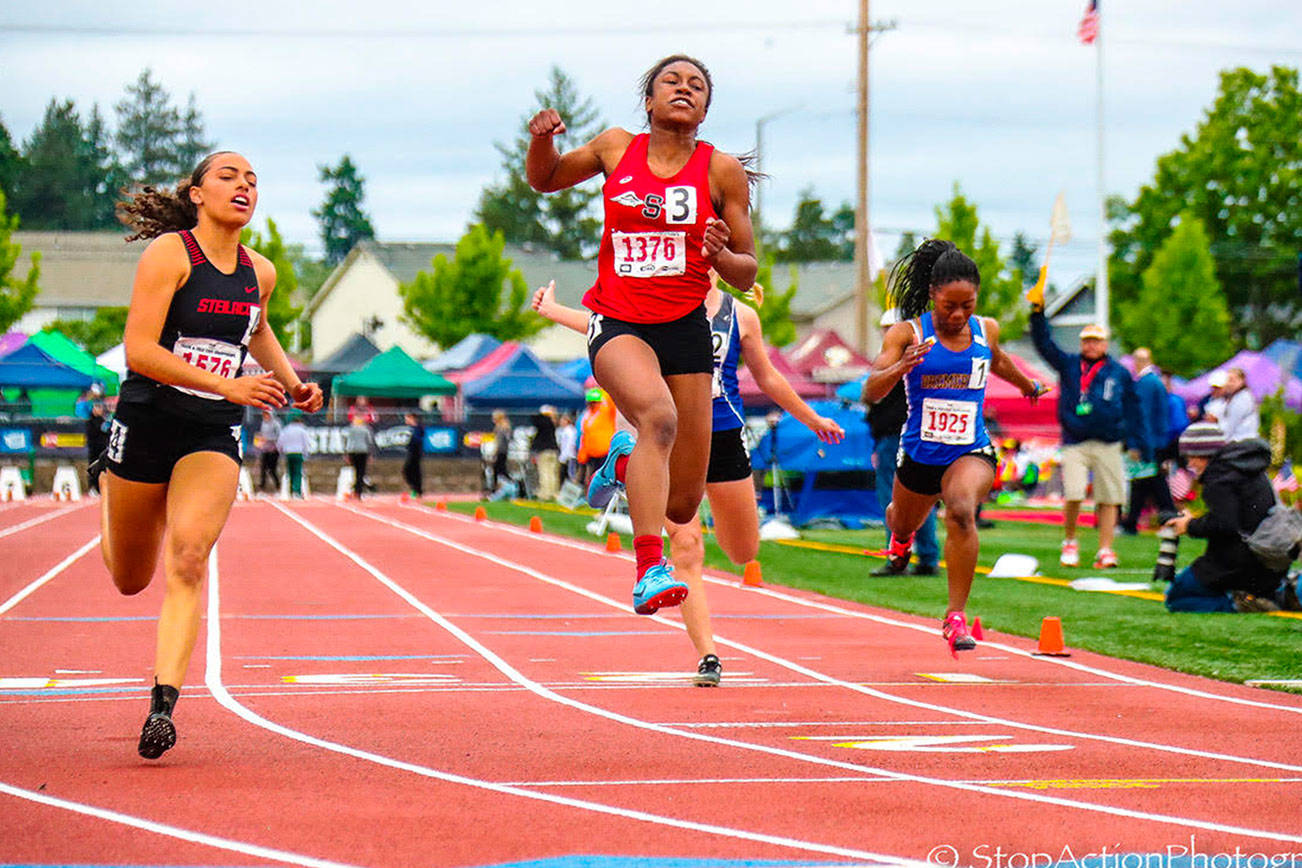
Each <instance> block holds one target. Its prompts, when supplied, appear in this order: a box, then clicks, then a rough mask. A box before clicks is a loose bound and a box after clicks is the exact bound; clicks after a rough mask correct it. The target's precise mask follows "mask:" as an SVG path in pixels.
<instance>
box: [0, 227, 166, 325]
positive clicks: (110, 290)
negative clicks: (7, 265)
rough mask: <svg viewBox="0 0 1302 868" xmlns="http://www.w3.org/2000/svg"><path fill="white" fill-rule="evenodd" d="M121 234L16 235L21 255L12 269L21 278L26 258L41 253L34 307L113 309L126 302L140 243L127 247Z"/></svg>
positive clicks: (28, 261)
mask: <svg viewBox="0 0 1302 868" xmlns="http://www.w3.org/2000/svg"><path fill="white" fill-rule="evenodd" d="M123 239H124V236H123V234H122V233H121V232H22V231H19V232H15V233H14V234H13V236H12V238H11V239H10V240H11V241H13V242H15V243H17V244H20V245H22V248H23V251H22V255H21V256H20V258H19V260H18V262H17V263H16V264H15V266H14V276H15V277H16V278H18V279H20V280H21V279H22V278H24V277H26V276H27V273H28V271H29V270H30V267H31V258H30V256H29V254H31V253H32V252H33V251H38V250H39V251H40V253H41V278H40V281H39V285H40V288H41V291H40V294H39V295H37V296H36V302H35V306H36V307H117V306H123V305H126V304H127V303H128V302H130V300H131V283H132V281H133V280H134V279H135V274H136V262H137V260H139V259H140V252H141V251H142V250H144V245H143V244H127V243H126V242H125V241H124V240H123Z"/></svg>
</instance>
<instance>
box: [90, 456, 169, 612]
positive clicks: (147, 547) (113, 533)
mask: <svg viewBox="0 0 1302 868" xmlns="http://www.w3.org/2000/svg"><path fill="white" fill-rule="evenodd" d="M100 488H101V489H102V491H103V497H104V501H103V503H102V504H101V507H100V531H101V533H102V535H103V541H102V543H101V549H102V551H103V554H104V563H105V566H107V567H108V568H109V572H110V573H112V574H113V580H114V582H115V583H116V584H117V585H118V587H119V589H121V590H122V591H124V592H126V593H135V592H137V591H140V590H142V589H143V588H144V587H145V586H146V585H148V584H149V580H150V579H151V578H152V577H153V574H154V566H155V564H156V563H157V562H158V551H159V546H160V545H161V544H162V542H163V527H164V525H165V522H166V518H167V484H166V483H156V482H133V481H131V480H129V479H123V478H122V477H120V476H117V475H115V474H114V473H113V471H111V470H106V471H105V472H104V475H103V477H102V478H101V480H100Z"/></svg>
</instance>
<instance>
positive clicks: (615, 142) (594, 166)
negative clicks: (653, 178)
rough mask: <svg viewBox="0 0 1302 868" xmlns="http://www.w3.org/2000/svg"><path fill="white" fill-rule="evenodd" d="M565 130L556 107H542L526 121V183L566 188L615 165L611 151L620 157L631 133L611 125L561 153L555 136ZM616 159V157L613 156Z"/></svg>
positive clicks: (544, 188) (543, 190)
mask: <svg viewBox="0 0 1302 868" xmlns="http://www.w3.org/2000/svg"><path fill="white" fill-rule="evenodd" d="M564 132H565V121H563V120H561V116H560V114H558V113H557V112H556V110H555V109H543V110H542V111H540V112H538V114H536V115H534V116H533V118H532V119H531V120H530V121H529V135H530V139H529V152H528V153H527V154H526V155H525V160H524V171H525V177H526V178H527V179H528V180H529V186H531V187H533V188H534V189H535V190H537V191H538V192H540V193H551V192H554V191H556V190H565V189H567V188H569V187H573V186H574V185H576V184H581V183H583V182H584V181H586V180H588V179H589V178H591V177H592V176H594V175H596V174H598V173H600V172H605V171H609V170H610V169H611V168H613V167H614V163H613V162H609V160H610V159H611V157H612V154H613V153H614V151H616V150H618V153H619V154H620V155H621V156H622V155H623V153H624V149H625V148H627V147H628V143H629V142H631V141H632V140H633V136H632V135H631V134H630V133H629V132H628V131H627V130H621V129H619V128H618V127H612V128H611V129H608V130H605V131H604V132H601V133H599V134H597V136H596V137H594V138H593V139H592V140H591V141H589V142H586V143H584V144H582V145H579V146H578V147H577V148H575V149H574V150H572V151H566V152H565V153H564V154H562V153H560V152H559V151H557V150H556V141H555V137H556V136H558V135H560V134H561V133H564ZM615 162H618V159H617V158H616V159H615Z"/></svg>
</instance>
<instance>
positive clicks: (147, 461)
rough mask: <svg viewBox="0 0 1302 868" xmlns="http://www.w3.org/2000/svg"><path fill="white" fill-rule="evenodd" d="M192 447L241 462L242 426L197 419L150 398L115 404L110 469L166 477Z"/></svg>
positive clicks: (139, 477)
mask: <svg viewBox="0 0 1302 868" xmlns="http://www.w3.org/2000/svg"><path fill="white" fill-rule="evenodd" d="M194 452H220V453H221V454H222V455H227V456H229V457H230V459H231V460H232V461H234V462H235V463H236V464H239V463H240V459H241V458H242V457H243V455H244V450H243V444H242V443H241V441H240V426H239V425H221V424H213V423H211V422H199V421H196V420H194V419H187V418H185V417H183V416H176V415H173V414H171V413H167V412H165V411H163V410H160V409H158V408H157V407H154V406H153V405H152V404H135V403H130V404H124V403H119V404H118V408H117V412H116V413H115V414H114V415H113V422H112V423H111V424H110V425H109V442H108V449H107V450H106V463H107V465H108V469H109V470H112V471H113V474H114V475H115V476H120V477H122V478H123V479H129V480H131V481H132V482H149V483H159V482H168V481H169V480H171V478H172V468H173V467H175V466H176V462H178V461H180V460H181V459H182V458H184V457H185V456H187V455H190V454H192V453H194Z"/></svg>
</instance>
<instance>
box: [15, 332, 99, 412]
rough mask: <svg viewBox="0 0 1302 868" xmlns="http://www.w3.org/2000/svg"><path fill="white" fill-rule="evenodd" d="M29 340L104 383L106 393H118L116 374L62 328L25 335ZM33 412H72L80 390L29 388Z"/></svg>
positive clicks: (69, 365)
mask: <svg viewBox="0 0 1302 868" xmlns="http://www.w3.org/2000/svg"><path fill="white" fill-rule="evenodd" d="M28 343H30V344H31V345H32V346H34V347H37V348H38V349H40V350H41V351H42V352H44V353H45V354H46V355H48V356H50V357H51V358H53V359H54V360H55V361H56V362H58V363H59V364H62V365H67V366H68V367H70V368H72V369H73V370H74V371H77V372H78V373H82V374H85V375H86V376H88V377H90V378H91V379H94V380H98V381H99V382H101V383H103V384H104V394H105V395H107V396H112V395H116V394H117V393H118V375H117V374H116V373H114V372H113V371H112V370H110V369H108V368H106V367H104V366H103V365H101V364H100V363H99V362H97V361H95V357H94V356H93V355H91V354H90V353H88V352H86V351H85V350H83V349H82V348H81V347H80V346H79V345H78V344H77V343H75V342H74V341H73V340H72V339H71V338H69V337H68V336H67V335H65V334H63V332H56V331H39V332H37V333H36V334H34V335H32V336H31V338H29V339H28ZM30 395H31V399H32V415H34V416H72V415H74V414H75V412H76V404H77V398H78V397H80V396H81V392H80V391H78V390H76V389H32V390H30Z"/></svg>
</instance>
